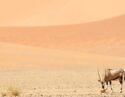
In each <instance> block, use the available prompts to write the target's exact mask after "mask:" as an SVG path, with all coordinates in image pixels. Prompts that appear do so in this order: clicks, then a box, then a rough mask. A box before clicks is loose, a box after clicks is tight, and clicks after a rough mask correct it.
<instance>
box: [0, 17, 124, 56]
mask: <svg viewBox="0 0 125 97" xmlns="http://www.w3.org/2000/svg"><path fill="white" fill-rule="evenodd" d="M124 25H125V15H123V16H119V17H115V18H112V19H107V20H103V21H98V22H92V23H85V24H76V25H64V26H63V25H62V26H50V27H1V28H0V41H1V42H8V43H17V44H23V45H29V46H37V47H42V48H51V49H67V50H78V51H81V50H83V51H85V52H88V53H98V54H107V55H115V56H122V57H123V56H124V53H123V52H124V49H125V46H124V45H125V39H124V37H125V34H124V32H125V28H124Z"/></svg>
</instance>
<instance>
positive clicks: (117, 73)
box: [98, 69, 125, 93]
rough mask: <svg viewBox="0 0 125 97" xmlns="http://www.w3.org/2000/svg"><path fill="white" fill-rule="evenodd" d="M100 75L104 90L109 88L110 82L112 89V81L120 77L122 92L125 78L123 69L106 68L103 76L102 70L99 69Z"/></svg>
mask: <svg viewBox="0 0 125 97" xmlns="http://www.w3.org/2000/svg"><path fill="white" fill-rule="evenodd" d="M98 77H99V80H98V81H99V82H100V83H101V86H102V89H103V90H107V88H108V84H110V88H111V90H112V81H113V80H117V79H118V80H119V82H120V84H121V91H120V92H121V93H122V88H123V82H124V80H125V71H124V70H123V69H105V70H104V74H103V76H101V75H100V72H99V71H98ZM105 86H107V87H105Z"/></svg>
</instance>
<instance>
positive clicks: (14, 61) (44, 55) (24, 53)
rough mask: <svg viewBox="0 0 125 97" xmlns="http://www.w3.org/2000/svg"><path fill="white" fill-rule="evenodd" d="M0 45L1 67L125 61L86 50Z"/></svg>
mask: <svg viewBox="0 0 125 97" xmlns="http://www.w3.org/2000/svg"><path fill="white" fill-rule="evenodd" d="M0 47H1V48H0V55H1V56H0V66H1V67H0V69H43V70H44V69H45V70H50V69H53V70H55V69H56V70H67V69H71V70H72V69H74V70H82V69H84V68H90V67H91V68H95V69H97V68H102V67H106V66H107V67H112V66H113V67H120V66H123V65H124V62H125V58H120V57H110V56H104V55H97V54H88V53H86V52H76V51H64V50H63V51H61V50H53V49H42V48H35V47H30V46H23V45H17V44H8V43H0ZM109 64H110V66H109ZM91 68H90V69H91Z"/></svg>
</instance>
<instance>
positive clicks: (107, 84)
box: [106, 81, 108, 90]
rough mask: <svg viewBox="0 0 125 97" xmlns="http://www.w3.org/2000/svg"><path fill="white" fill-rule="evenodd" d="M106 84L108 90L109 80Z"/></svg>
mask: <svg viewBox="0 0 125 97" xmlns="http://www.w3.org/2000/svg"><path fill="white" fill-rule="evenodd" d="M106 86H107V87H106V90H107V89H108V81H106Z"/></svg>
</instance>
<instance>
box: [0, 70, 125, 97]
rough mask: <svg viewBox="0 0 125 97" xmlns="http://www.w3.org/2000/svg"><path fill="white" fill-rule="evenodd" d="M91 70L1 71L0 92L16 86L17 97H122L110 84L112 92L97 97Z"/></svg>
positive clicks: (96, 85)
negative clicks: (18, 94) (18, 96)
mask: <svg viewBox="0 0 125 97" xmlns="http://www.w3.org/2000/svg"><path fill="white" fill-rule="evenodd" d="M97 80H98V78H97V72H96V71H95V70H93V71H89V70H83V71H65V70H62V71H58V70H56V71H55V70H54V71H44V70H40V71H39V70H37V71H35V70H27V71H16V70H13V71H12V70H10V71H6V70H4V71H1V72H0V91H1V92H3V91H5V90H6V89H7V88H8V87H16V88H18V90H19V92H20V97H123V94H120V84H119V82H118V81H114V82H113V89H114V92H113V93H110V89H109V90H108V92H107V93H106V94H101V93H100V90H101V85H100V84H99V83H98V81H97Z"/></svg>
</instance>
